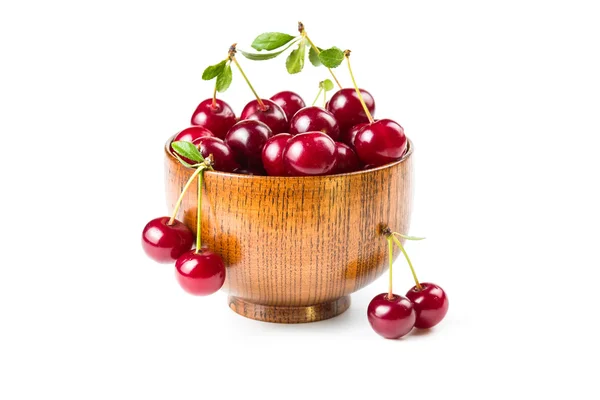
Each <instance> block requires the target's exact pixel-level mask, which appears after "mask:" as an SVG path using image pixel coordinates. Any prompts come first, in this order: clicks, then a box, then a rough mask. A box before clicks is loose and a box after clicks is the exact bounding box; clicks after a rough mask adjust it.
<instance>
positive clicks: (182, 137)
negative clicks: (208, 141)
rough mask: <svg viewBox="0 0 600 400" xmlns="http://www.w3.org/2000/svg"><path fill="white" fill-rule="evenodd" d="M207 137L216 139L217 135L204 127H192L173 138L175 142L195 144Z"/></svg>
mask: <svg viewBox="0 0 600 400" xmlns="http://www.w3.org/2000/svg"><path fill="white" fill-rule="evenodd" d="M207 136H209V137H214V136H215V135H214V134H213V133H212V132H211V131H209V130H208V129H206V128H205V127H203V126H190V127H189V128H185V129H184V130H182V131H181V132H179V133H178V134H177V135H176V136H175V138H173V141H174V142H179V141H184V142H193V141H194V140H196V139H200V138H201V137H207Z"/></svg>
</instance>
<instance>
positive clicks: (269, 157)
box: [262, 133, 292, 176]
mask: <svg viewBox="0 0 600 400" xmlns="http://www.w3.org/2000/svg"><path fill="white" fill-rule="evenodd" d="M291 138H292V135H290V134H289V133H280V134H279V135H275V136H272V137H271V138H270V139H269V140H267V142H266V143H265V147H263V151H262V163H263V166H264V167H265V170H266V171H267V173H268V174H269V175H271V176H285V175H287V174H286V172H285V166H284V165H283V150H284V149H285V146H286V145H287V143H288V141H289V140H290V139H291Z"/></svg>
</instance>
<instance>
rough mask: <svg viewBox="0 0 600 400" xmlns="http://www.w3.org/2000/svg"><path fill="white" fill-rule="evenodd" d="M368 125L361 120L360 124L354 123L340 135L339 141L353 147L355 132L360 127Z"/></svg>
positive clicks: (358, 130)
mask: <svg viewBox="0 0 600 400" xmlns="http://www.w3.org/2000/svg"><path fill="white" fill-rule="evenodd" d="M368 125H369V123H368V122H363V123H361V124H357V125H354V126H353V127H352V128H350V129H348V131H346V132H344V133H343V134H342V135H340V139H339V140H340V142H342V143H346V144H347V145H348V146H350V147H352V148H353V149H354V139H355V138H356V134H357V133H358V132H360V130H361V129H362V128H364V127H365V126H368Z"/></svg>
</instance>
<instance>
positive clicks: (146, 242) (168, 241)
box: [142, 217, 194, 264]
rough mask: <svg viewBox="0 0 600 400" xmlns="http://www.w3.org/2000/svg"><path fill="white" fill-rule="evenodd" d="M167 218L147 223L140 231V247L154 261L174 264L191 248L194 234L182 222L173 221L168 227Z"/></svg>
mask: <svg viewBox="0 0 600 400" xmlns="http://www.w3.org/2000/svg"><path fill="white" fill-rule="evenodd" d="M169 219H170V218H169V217H160V218H156V219H153V220H152V221H150V222H148V223H147V224H146V226H145V227H144V230H143V231H142V247H143V248H144V251H145V252H146V254H147V255H148V257H150V258H151V259H153V260H154V261H157V262H159V263H163V264H166V263H172V262H175V260H177V259H178V258H179V256H181V255H182V254H183V253H185V252H186V251H188V250H189V249H191V248H192V245H193V244H194V234H193V233H192V231H191V230H190V228H188V227H187V226H186V225H185V224H184V223H183V222H181V221H178V220H175V221H173V225H169V224H168V222H169Z"/></svg>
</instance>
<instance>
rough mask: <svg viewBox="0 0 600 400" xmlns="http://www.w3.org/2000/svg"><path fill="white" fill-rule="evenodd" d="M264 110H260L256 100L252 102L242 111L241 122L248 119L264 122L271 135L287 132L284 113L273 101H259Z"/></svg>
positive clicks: (286, 121)
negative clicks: (271, 132)
mask: <svg viewBox="0 0 600 400" xmlns="http://www.w3.org/2000/svg"><path fill="white" fill-rule="evenodd" d="M261 100H262V102H263V104H264V107H265V109H264V110H263V109H261V106H260V104H259V102H258V100H252V101H251V102H249V103H248V104H246V107H244V109H243V110H242V115H241V116H240V119H241V120H245V119H250V120H256V121H260V122H264V123H265V124H266V125H267V126H268V127H269V128H271V131H273V134H275V135H276V134H278V133H282V132H287V131H288V120H287V117H286V116H285V113H284V112H283V110H282V109H281V107H279V106H278V105H277V104H276V103H275V102H274V101H272V100H268V99H261Z"/></svg>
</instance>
